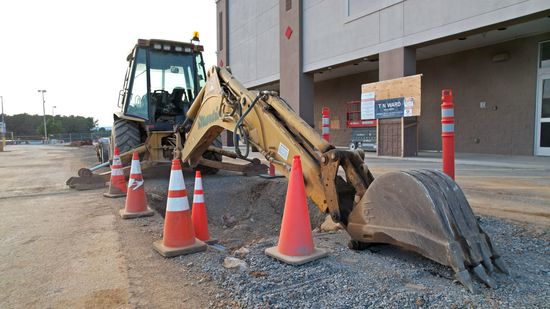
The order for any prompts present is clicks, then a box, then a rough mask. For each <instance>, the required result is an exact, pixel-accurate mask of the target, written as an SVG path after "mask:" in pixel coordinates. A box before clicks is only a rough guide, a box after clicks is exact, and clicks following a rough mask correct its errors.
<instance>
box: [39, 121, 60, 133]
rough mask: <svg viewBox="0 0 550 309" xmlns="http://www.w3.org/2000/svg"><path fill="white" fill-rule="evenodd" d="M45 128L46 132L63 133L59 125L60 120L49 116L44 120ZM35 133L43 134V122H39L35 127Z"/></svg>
mask: <svg viewBox="0 0 550 309" xmlns="http://www.w3.org/2000/svg"><path fill="white" fill-rule="evenodd" d="M46 129H48V134H59V133H63V127H62V126H61V121H59V120H57V119H53V118H51V117H50V119H48V120H47V121H46ZM36 133H38V134H40V135H44V124H41V125H39V126H38V128H36Z"/></svg>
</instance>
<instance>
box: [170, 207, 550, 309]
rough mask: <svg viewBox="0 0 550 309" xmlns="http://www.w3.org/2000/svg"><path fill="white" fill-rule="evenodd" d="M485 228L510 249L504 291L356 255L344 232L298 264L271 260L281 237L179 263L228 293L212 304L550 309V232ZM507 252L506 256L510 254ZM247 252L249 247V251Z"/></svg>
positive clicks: (398, 256) (399, 254)
mask: <svg viewBox="0 0 550 309" xmlns="http://www.w3.org/2000/svg"><path fill="white" fill-rule="evenodd" d="M481 224H482V226H483V227H484V228H485V229H486V231H487V232H488V233H490V235H492V238H493V239H494V241H495V243H496V244H497V246H498V247H499V248H501V249H502V251H503V252H504V254H503V255H504V259H505V261H506V262H507V264H508V266H509V267H510V268H511V269H512V275H511V276H505V275H502V274H499V273H497V274H495V275H494V277H495V279H496V280H497V282H498V284H499V287H498V288H497V289H489V288H487V287H485V286H482V285H481V284H479V287H480V290H481V291H482V292H481V293H480V294H471V293H469V292H468V291H467V290H466V289H465V288H464V287H463V286H462V285H460V284H459V283H457V282H455V281H453V278H452V275H453V274H452V271H451V270H450V268H448V267H444V266H441V265H439V264H437V263H434V262H431V261H429V260H427V259H425V258H423V257H420V256H418V255H415V254H412V253H409V252H404V251H401V250H399V249H396V248H393V247H391V246H385V245H380V246H374V247H372V248H370V249H369V250H365V251H360V252H358V251H351V250H349V249H348V248H347V246H346V243H347V240H348V236H347V234H346V232H345V231H340V232H335V233H321V234H315V241H316V244H317V245H318V246H321V247H325V248H330V249H331V250H332V253H331V254H330V256H329V257H327V258H324V259H321V260H317V261H314V262H311V263H308V264H305V265H302V266H291V265H286V264H283V263H280V262H278V261H276V260H274V259H272V258H269V257H267V256H266V255H265V254H264V253H263V252H264V250H265V248H267V247H270V246H273V245H275V243H276V237H269V238H265V239H261V240H259V241H256V242H252V243H250V244H249V245H248V246H247V247H246V248H247V249H248V250H249V253H247V254H245V255H244V256H243V254H242V251H243V250H241V251H240V252H237V253H236V254H235V253H234V251H231V250H225V251H220V250H217V249H215V248H213V247H209V250H208V251H207V252H206V253H201V254H196V255H191V256H185V257H179V258H176V259H175V261H176V262H177V263H180V264H181V267H187V268H188V270H189V271H190V272H192V273H194V274H198V275H199V276H202V278H203V279H201V280H199V282H198V283H197V284H204V283H205V282H211V283H214V284H217V285H218V286H219V287H221V288H222V289H223V290H225V293H219V294H217V295H215V297H214V298H213V299H212V300H211V302H210V305H211V306H212V307H270V308H328V307H330V308H365V307H374V308H419V307H424V308H472V307H474V308H477V307H479V308H521V307H525V308H545V307H546V308H548V306H549V304H550V260H549V259H548V256H550V255H549V254H550V249H549V248H550V246H549V244H550V235H549V233H548V231H538V232H537V231H532V230H528V229H526V228H525V227H522V226H519V225H515V224H512V223H509V222H505V221H501V220H497V219H492V218H481ZM505 248H507V252H506V251H504V249H505ZM244 251H245V252H246V250H244ZM228 256H230V257H239V258H241V259H242V260H243V261H244V262H245V263H246V265H247V267H246V268H242V267H236V268H233V269H227V268H225V267H224V266H223V263H224V260H225V258H226V257H228Z"/></svg>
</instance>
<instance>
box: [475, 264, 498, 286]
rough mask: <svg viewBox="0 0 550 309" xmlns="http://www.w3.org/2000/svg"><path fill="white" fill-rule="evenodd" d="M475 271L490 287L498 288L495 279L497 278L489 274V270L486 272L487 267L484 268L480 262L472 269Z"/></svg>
mask: <svg viewBox="0 0 550 309" xmlns="http://www.w3.org/2000/svg"><path fill="white" fill-rule="evenodd" d="M472 270H473V271H474V273H475V274H476V276H477V277H478V278H479V279H480V280H481V281H482V282H483V283H485V284H486V285H488V286H489V287H491V288H493V289H496V288H497V282H496V281H495V279H493V278H491V276H489V275H488V274H487V272H485V268H483V265H481V264H479V265H477V266H476V267H474V268H473V269H472Z"/></svg>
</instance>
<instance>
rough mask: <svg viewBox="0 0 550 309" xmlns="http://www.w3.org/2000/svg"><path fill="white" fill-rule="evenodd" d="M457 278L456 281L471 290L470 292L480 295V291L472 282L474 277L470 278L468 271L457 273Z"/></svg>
mask: <svg viewBox="0 0 550 309" xmlns="http://www.w3.org/2000/svg"><path fill="white" fill-rule="evenodd" d="M455 278H456V280H458V282H460V283H462V285H464V286H465V287H466V288H467V289H468V290H470V292H472V293H474V294H477V293H479V289H478V288H477V287H476V286H475V285H474V283H473V282H472V276H470V273H469V272H468V271H467V270H466V269H464V270H462V271H459V272H456V273H455Z"/></svg>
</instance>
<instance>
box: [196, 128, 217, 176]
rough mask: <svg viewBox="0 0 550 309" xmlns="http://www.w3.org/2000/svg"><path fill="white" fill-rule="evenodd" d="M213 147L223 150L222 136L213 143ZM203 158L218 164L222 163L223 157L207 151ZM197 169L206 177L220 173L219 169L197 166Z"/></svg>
mask: <svg viewBox="0 0 550 309" xmlns="http://www.w3.org/2000/svg"><path fill="white" fill-rule="evenodd" d="M212 146H214V147H218V148H222V138H221V136H218V137H217V138H216V139H215V140H214V141H213V142H212ZM202 157H203V158H205V159H208V160H212V161H218V162H221V161H222V155H221V154H219V153H217V152H212V151H206V152H204V154H203V155H202ZM197 169H199V170H200V171H201V173H202V174H205V175H214V174H216V173H218V171H219V169H217V168H214V167H209V166H204V165H199V166H197Z"/></svg>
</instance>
